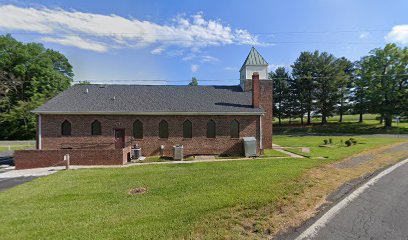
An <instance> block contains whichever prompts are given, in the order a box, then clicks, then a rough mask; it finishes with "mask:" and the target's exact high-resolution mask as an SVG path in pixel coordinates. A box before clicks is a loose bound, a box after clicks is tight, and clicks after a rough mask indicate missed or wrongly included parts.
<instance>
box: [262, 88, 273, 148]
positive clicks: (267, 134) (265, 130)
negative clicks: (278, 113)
mask: <svg viewBox="0 0 408 240" xmlns="http://www.w3.org/2000/svg"><path fill="white" fill-rule="evenodd" d="M260 82H261V102H260V105H261V107H262V108H263V109H264V111H265V115H264V116H263V117H262V145H263V149H268V148H272V115H273V112H272V111H273V107H272V106H273V105H272V104H273V98H272V94H273V93H272V91H273V88H272V80H261V81H260Z"/></svg>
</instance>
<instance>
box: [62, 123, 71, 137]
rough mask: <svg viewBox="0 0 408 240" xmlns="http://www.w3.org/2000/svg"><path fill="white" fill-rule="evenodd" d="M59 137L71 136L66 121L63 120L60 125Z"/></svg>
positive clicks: (69, 124)
mask: <svg viewBox="0 0 408 240" xmlns="http://www.w3.org/2000/svg"><path fill="white" fill-rule="evenodd" d="M61 135H62V136H71V123H70V122H69V121H68V120H65V121H64V122H62V124H61Z"/></svg>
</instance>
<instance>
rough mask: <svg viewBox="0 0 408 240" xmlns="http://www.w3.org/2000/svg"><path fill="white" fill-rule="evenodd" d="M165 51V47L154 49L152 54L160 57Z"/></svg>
mask: <svg viewBox="0 0 408 240" xmlns="http://www.w3.org/2000/svg"><path fill="white" fill-rule="evenodd" d="M164 50H165V49H164V48H163V47H158V48H155V49H153V51H152V54H154V55H160V54H161V53H162V52H163V51H164Z"/></svg>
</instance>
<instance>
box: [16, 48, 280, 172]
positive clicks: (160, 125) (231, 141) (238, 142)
mask: <svg viewBox="0 0 408 240" xmlns="http://www.w3.org/2000/svg"><path fill="white" fill-rule="evenodd" d="M267 69H268V63H267V62H266V61H265V59H264V58H263V57H262V56H261V55H260V54H259V53H258V51H257V50H256V49H255V48H252V49H251V51H250V53H249V54H248V56H247V58H246V60H245V62H244V64H243V65H242V67H241V69H240V85H238V86H168V85H161V86H158V85H116V84H115V85H100V84H79V85H74V86H72V87H71V88H69V89H67V90H66V91H64V92H62V93H60V94H59V95H57V96H56V97H54V98H53V99H51V100H49V101H48V102H46V103H45V104H44V105H42V106H40V107H39V108H37V109H35V110H34V111H33V112H34V113H36V114H37V115H38V126H37V149H36V150H22V151H16V153H15V163H16V167H17V168H19V169H22V168H32V167H46V166H51V165H56V164H58V163H59V162H61V160H62V159H63V156H64V155H65V154H70V161H71V164H78V165H102V164H124V163H126V162H127V161H128V156H129V153H130V151H131V147H132V146H134V145H136V144H137V145H138V146H139V147H141V149H142V154H143V155H144V156H154V155H159V152H160V146H161V145H163V146H164V154H165V155H167V156H171V151H172V146H174V145H176V144H181V145H183V146H184V154H185V155H242V154H243V151H244V148H243V141H242V137H255V138H256V141H257V152H258V153H259V154H260V153H261V152H262V151H263V149H267V148H271V147H272V81H271V80H268V77H267V76H268V75H267V74H268V71H267Z"/></svg>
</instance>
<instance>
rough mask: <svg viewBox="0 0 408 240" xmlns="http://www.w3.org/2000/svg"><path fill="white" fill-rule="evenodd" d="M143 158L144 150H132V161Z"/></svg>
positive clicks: (137, 148) (138, 148)
mask: <svg viewBox="0 0 408 240" xmlns="http://www.w3.org/2000/svg"><path fill="white" fill-rule="evenodd" d="M141 156H142V149H141V148H140V147H136V148H132V159H139V158H140V157H141Z"/></svg>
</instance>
